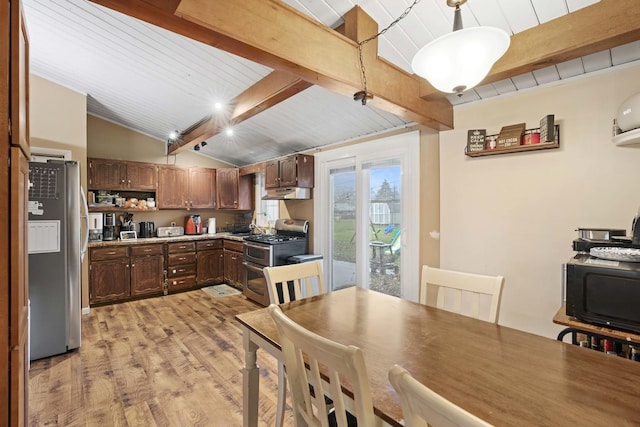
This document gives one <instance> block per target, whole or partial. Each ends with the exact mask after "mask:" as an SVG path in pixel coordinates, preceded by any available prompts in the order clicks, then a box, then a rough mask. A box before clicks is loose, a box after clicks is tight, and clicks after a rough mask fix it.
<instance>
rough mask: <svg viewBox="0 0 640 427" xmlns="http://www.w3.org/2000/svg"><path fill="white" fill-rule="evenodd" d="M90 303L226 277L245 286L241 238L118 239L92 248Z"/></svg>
mask: <svg viewBox="0 0 640 427" xmlns="http://www.w3.org/2000/svg"><path fill="white" fill-rule="evenodd" d="M89 260H90V263H89V303H90V304H91V305H101V304H109V303H115V302H121V301H126V300H130V299H134V298H143V297H148V296H154V295H161V294H163V293H167V292H169V293H171V292H181V291H185V290H190V289H194V288H197V287H203V286H209V285H216V284H219V283H223V282H226V283H228V284H229V285H231V286H234V287H236V288H239V289H242V287H243V282H244V266H243V264H242V262H243V254H242V242H241V241H233V240H222V239H208V240H197V241H180V242H170V243H149V244H146V243H143V244H135V243H134V244H131V245H124V244H117V245H113V246H100V247H93V248H90V250H89Z"/></svg>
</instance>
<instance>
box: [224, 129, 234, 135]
mask: <svg viewBox="0 0 640 427" xmlns="http://www.w3.org/2000/svg"><path fill="white" fill-rule="evenodd" d="M226 134H227V136H233V129H231V128H227V130H226Z"/></svg>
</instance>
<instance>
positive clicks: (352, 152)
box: [313, 130, 420, 301]
mask: <svg viewBox="0 0 640 427" xmlns="http://www.w3.org/2000/svg"><path fill="white" fill-rule="evenodd" d="M391 157H395V158H400V160H401V163H402V170H401V180H402V184H401V185H402V201H401V204H402V227H401V253H402V257H401V265H400V271H401V278H402V286H401V296H402V298H404V299H408V300H411V301H417V300H418V288H419V286H418V285H419V283H418V281H419V265H418V264H419V238H418V236H419V235H420V132H419V131H417V130H414V131H410V132H405V133H402V134H397V135H392V136H388V137H383V138H379V139H376V140H373V141H368V142H364V143H360V144H352V145H348V146H345V147H339V148H336V149H327V150H326V151H322V152H320V153H316V154H315V162H316V164H315V170H316V172H315V173H316V176H315V182H316V187H315V190H314V192H315V194H314V197H315V200H314V218H315V226H314V236H313V237H314V238H313V241H314V252H315V253H321V254H324V255H325V258H326V260H325V280H326V281H327V283H329V284H330V283H331V274H330V273H331V264H330V255H331V254H330V251H331V241H330V239H331V234H330V233H329V229H328V225H329V224H330V221H331V218H330V212H329V209H327V207H328V206H331V205H332V203H331V200H330V191H329V190H330V188H329V185H328V184H329V170H330V168H333V167H335V166H343V165H344V166H346V165H347V163H348V162H349V160H348V159H353V161H354V162H355V166H356V188H357V190H358V191H357V194H356V207H357V209H356V224H359V225H357V227H358V230H359V231H361V230H363V229H368V227H369V225H368V224H369V222H368V221H369V219H368V217H369V210H368V209H364V207H365V206H366V202H367V199H366V198H365V197H363V195H362V185H363V184H362V182H361V176H360V175H361V173H362V164H363V163H369V162H373V161H376V160H383V159H387V158H391ZM365 211H366V212H365ZM363 221H364V222H363ZM362 224H364V226H363V225H362ZM358 234H359V236H362V235H363V234H362V232H359V233H358ZM368 255H369V248H368V245H367V242H366V239H365V238H363V237H358V238H357V241H356V256H357V261H356V283H357V284H358V286H361V284H362V283H364V278H365V277H366V276H367V275H368V269H369V262H368Z"/></svg>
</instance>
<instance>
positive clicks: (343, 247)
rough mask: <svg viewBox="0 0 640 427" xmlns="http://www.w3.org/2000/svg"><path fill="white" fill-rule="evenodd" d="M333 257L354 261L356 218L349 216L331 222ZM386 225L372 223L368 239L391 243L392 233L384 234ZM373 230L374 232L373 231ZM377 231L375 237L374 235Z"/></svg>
mask: <svg viewBox="0 0 640 427" xmlns="http://www.w3.org/2000/svg"><path fill="white" fill-rule="evenodd" d="M333 225H334V227H333V243H334V248H333V249H334V257H335V259H337V260H340V261H348V262H356V259H355V253H356V239H355V229H356V220H355V219H351V218H341V219H337V220H335V221H334V223H333ZM386 227H387V226H386V225H375V224H374V225H372V226H371V227H370V228H369V240H370V241H374V240H378V241H382V242H385V243H391V239H393V235H394V233H393V232H391V233H388V234H384V229H385V228H386ZM374 230H375V232H374ZM376 233H377V237H376Z"/></svg>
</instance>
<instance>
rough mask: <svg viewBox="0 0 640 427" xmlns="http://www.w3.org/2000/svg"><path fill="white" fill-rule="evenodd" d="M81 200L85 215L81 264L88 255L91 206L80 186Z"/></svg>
mask: <svg viewBox="0 0 640 427" xmlns="http://www.w3.org/2000/svg"><path fill="white" fill-rule="evenodd" d="M80 199H82V210H83V213H84V239H83V242H82V249H81V250H80V262H82V261H84V257H85V255H86V254H87V247H88V246H89V207H88V206H89V205H88V203H87V197H86V196H85V195H84V189H83V188H82V186H80Z"/></svg>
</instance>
